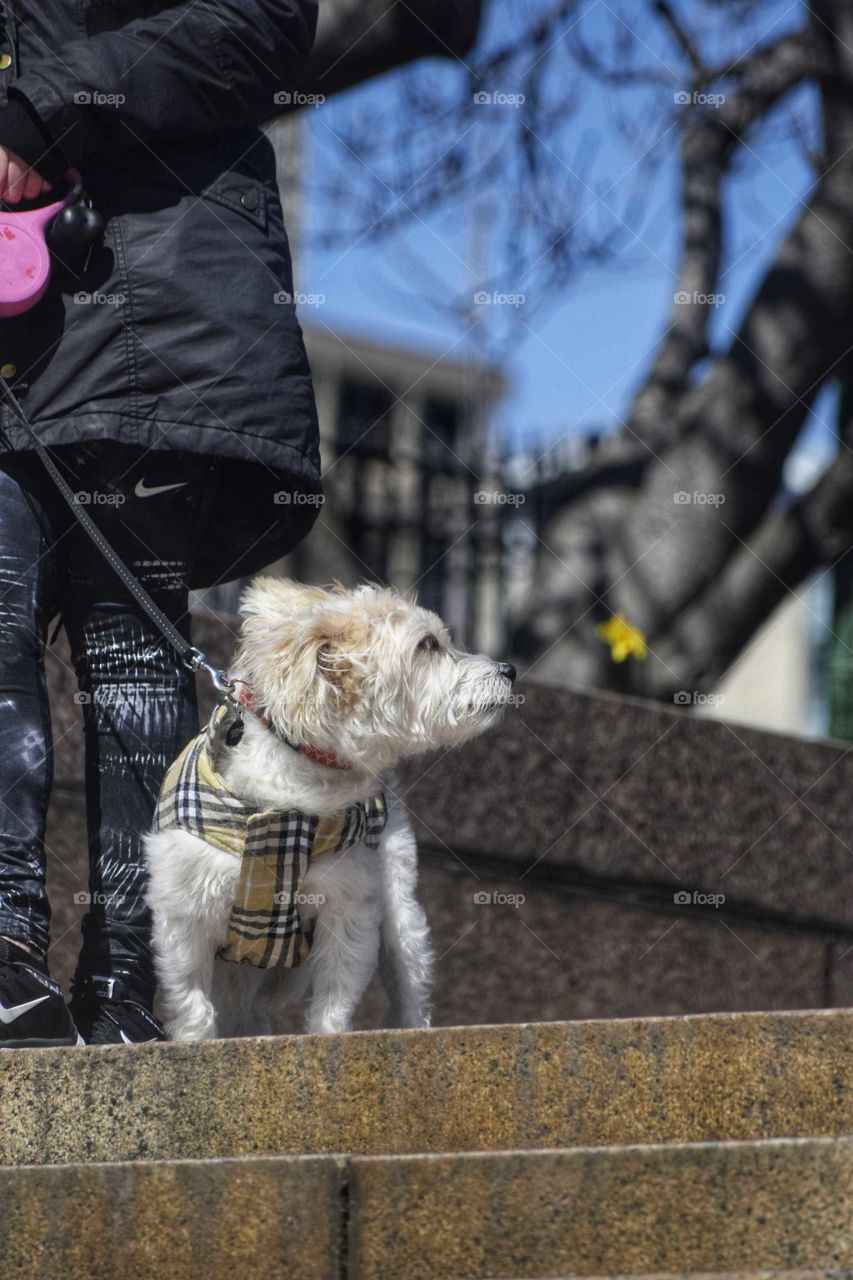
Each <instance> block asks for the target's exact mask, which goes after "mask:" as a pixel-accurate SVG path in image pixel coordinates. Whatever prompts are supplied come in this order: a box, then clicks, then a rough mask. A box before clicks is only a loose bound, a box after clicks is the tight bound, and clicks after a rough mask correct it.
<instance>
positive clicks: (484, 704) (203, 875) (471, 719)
mask: <svg viewBox="0 0 853 1280" xmlns="http://www.w3.org/2000/svg"><path fill="white" fill-rule="evenodd" d="M240 612H241V615H242V619H243V624H242V635H241V641H240V645H239V647H238V650H237V653H236V655H235V657H234V661H233V664H232V666H231V668H230V671H229V676H230V677H231V678H232V679H237V680H240V681H245V682H246V683H247V684H248V685H249V686H250V687H251V689H252V690H253V693H254V695H255V697H256V698H257V700H258V702H259V703H262V704H263V705H264V707H265V708H266V710H267V712H268V714H269V716H270V718H271V721H272V724H273V725H281V726H285V725H286V726H287V733H288V735H289V737H290V739H291V740H292V741H295V742H297V743H302V744H306V745H308V746H310V748H311V749H314V750H315V751H316V750H319V751H322V752H333V753H335V755H336V757H337V758H338V760H343V761H346V762H347V764H348V765H349V766H350V767H349V768H346V769H342V768H334V767H329V765H327V764H324V763H322V762H321V761H318V760H316V759H314V758H311V757H310V756H309V755H306V754H302V753H299V752H297V751H295V750H294V749H293V748H292V747H291V746H288V745H287V744H286V743H285V742H282V741H281V739H280V738H279V737H278V736H277V735H276V733H275V732H271V731H270V729H269V728H267V727H265V725H264V724H263V723H261V721H260V720H258V719H256V718H254V717H253V716H251V715H249V716H246V718H245V730H244V734H243V737H242V739H241V740H240V742H239V743H238V744H237V745H236V746H234V747H231V748H229V749H228V751H227V752H224V753H223V754H224V755H225V756H226V757H227V758H226V759H224V760H220V761H219V762H218V767H219V768H220V771H221V774H222V777H223V778H224V780H225V782H226V784H227V785H228V787H229V789H230V790H231V791H232V792H233V793H234V794H235V795H236V796H238V797H239V798H240V799H241V800H244V801H246V802H249V803H251V804H253V805H257V806H258V808H275V809H300V810H302V811H303V812H304V813H310V814H317V815H319V816H320V817H325V816H329V815H332V814H335V813H338V812H339V811H340V810H342V809H343V808H345V807H346V806H347V805H350V804H353V803H354V802H355V801H357V800H360V799H363V798H364V797H366V796H368V795H370V794H373V793H375V792H376V791H377V790H379V789H381V788H382V785H383V781H384V782H385V784H386V786H385V793H386V798H387V801H388V820H387V823H386V826H385V829H384V831H383V834H382V837H381V842H380V846H379V848H378V849H368V848H367V847H366V846H365V845H364V844H363V843H362V844H359V845H356V846H354V847H353V848H352V849H350V850H349V851H348V852H346V853H344V854H341V855H335V856H326V857H323V858H319V859H317V860H316V862H314V861H312V862H311V863H310V864H309V868H308V872H307V874H306V876H305V879H304V880H303V883H302V886H301V893H302V895H303V897H302V901H304V902H306V903H311V902H316V903H318V904H319V905H317V906H315V907H311V906H310V905H309V906H306V907H303V908H300V916H301V917H302V918H303V919H306V918H311V917H312V916H313V918H314V939H313V945H312V947H311V951H310V955H309V958H308V960H307V962H306V963H305V964H303V965H301V966H299V967H297V968H285V967H283V966H278V967H274V968H268V969H260V968H256V967H254V966H253V965H248V964H240V965H237V964H233V963H229V962H227V961H224V960H216V961H215V963H214V960H215V955H216V951H217V950H218V949H219V948H221V947H222V946H223V945H224V944H225V941H226V933H227V926H228V921H229V916H230V912H231V907H232V904H233V902H234V898H235V893H236V888H237V882H238V874H239V866H240V863H239V859H238V858H236V857H234V856H233V855H232V854H230V853H228V852H225V851H223V850H221V849H217V848H214V847H213V846H211V845H210V844H208V843H207V842H206V841H205V840H203V839H201V838H200V837H198V836H195V835H193V834H191V833H190V832H188V831H182V830H177V829H173V830H165V831H159V832H155V833H151V834H149V835H148V836H147V837H146V851H147V856H148V862H149V868H150V883H149V890H148V901H149V903H150V905H151V907H152V909H153V913H154V950H155V957H156V964H157V973H158V978H159V983H160V992H161V995H162V999H163V1004H164V1010H165V1015H166V1020H167V1029H168V1032H169V1034H170V1036H171V1037H172V1038H173V1039H175V1040H201V1039H207V1038H210V1037H214V1036H217V1035H220V1036H222V1035H224V1036H227V1035H257V1034H264V1033H267V1032H269V1030H270V1026H271V1023H270V1016H271V1014H274V1011H275V1009H276V1008H277V1007H278V1006H279V1005H280V1004H282V1003H284V1002H288V1003H289V1002H291V1001H293V1000H294V999H298V998H301V997H303V996H305V995H307V994H308V991H309V990H310V993H311V998H310V1003H309V1008H308V1015H307V1024H306V1025H307V1030H308V1031H310V1032H321V1033H326V1032H337V1031H346V1030H348V1029H349V1028H350V1027H351V1025H352V1018H353V1015H354V1013H355V1010H356V1007H357V1005H358V1003H359V1001H360V999H361V997H362V995H363V993H364V990H365V988H366V987H367V984H368V982H369V981H370V978H371V976H372V974H373V973H374V971H375V969H376V967H377V964H378V962H379V957H380V940H381V944H382V946H381V951H382V971H383V976H384V978H385V981H386V986H387V988H388V992H389V996H390V1001H391V1004H390V1010H389V1019H388V1022H389V1025H392V1026H403V1027H425V1026H428V1025H429V993H430V970H431V959H432V956H431V950H430V944H429V937H428V930H427V923H426V918H425V916H424V912H423V910H422V908H421V907H420V905H419V903H418V901H417V899H416V897H415V886H416V875H417V871H416V857H417V849H416V845H415V838H414V834H413V832H412V829H411V826H410V824H409V821H408V818H407V816H406V813H405V810H404V808H403V806H402V804H401V803H400V801H399V800H398V799H396V798H395V797H394V795H393V792H392V789H391V788H390V787H389V786H388V785H387V784H388V781H389V779H388V771H389V770H390V769H392V768H393V766H394V765H395V764H396V763H397V762H398V761H400V760H402V759H403V758H404V757H407V756H412V755H415V754H417V753H419V752H422V751H427V750H430V749H432V748H436V747H451V746H454V745H455V744H457V743H461V742H464V741H465V740H466V739H468V738H471V737H473V736H474V735H476V734H478V733H481V732H482V731H483V730H484V729H487V728H489V727H490V726H491V725H493V724H495V723H496V721H497V720H498V718H499V716H500V714H501V710H502V708H503V707H504V706H505V705H506V703H507V702H508V700H509V697H510V691H511V688H512V682H513V679H514V677H515V671H514V669H513V668H512V667H511V666H509V665H508V664H507V663H502V662H496V661H493V660H492V659H491V658H487V657H484V656H481V655H475V654H469V653H464V652H461V651H460V650H459V649H456V648H454V646H453V644H452V643H451V640H450V635H449V633H448V630H447V628H446V626H445V625H444V623H443V622H442V621H441V619H440V618H438V617H437V616H436V615H435V614H434V613H430V612H429V611H427V610H426V609H422V608H419V607H418V606H417V605H415V604H413V603H411V602H410V601H409V600H407V599H405V598H404V597H402V596H401V595H399V594H398V593H397V592H395V591H392V590H389V589H385V588H380V587H375V586H361V587H358V588H356V589H355V590H353V591H348V590H344V589H343V588H335V589H333V590H330V591H326V590H322V589H319V588H315V587H306V586H302V585H300V584H299V583H296V582H291V581H287V580H283V579H279V578H271V577H268V578H258V579H256V580H255V581H254V582H253V583H252V585H251V586H250V587H249V588H247V590H246V592H245V593H244V596H243V599H242V602H241V610H240Z"/></svg>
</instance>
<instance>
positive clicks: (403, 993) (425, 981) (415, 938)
mask: <svg viewBox="0 0 853 1280" xmlns="http://www.w3.org/2000/svg"><path fill="white" fill-rule="evenodd" d="M380 856H381V861H382V893H383V898H384V914H383V918H382V955H381V961H380V963H381V968H382V979H383V982H384V984H385V989H386V991H387V992H388V999H389V1008H388V1016H387V1022H386V1025H387V1026H389V1027H428V1026H429V1023H430V1016H429V1000H430V988H431V984H432V948H431V946H430V941H429V926H428V925H427V919H426V915H425V914H424V910H423V908H422V906H421V904H420V903H419V902H418V900H417V898H416V896H415V892H416V888H417V857H418V847H417V842H416V840H415V833H414V832H413V831H412V827H411V824H410V822H409V819H408V817H407V815H406V812H405V810H404V808H403V806H402V804H400V803H399V802H398V803H396V804H395V805H394V806H393V807H392V808H391V810H390V812H389V815H388V823H387V826H386V828H385V835H384V837H383V841H382V847H381V850H380Z"/></svg>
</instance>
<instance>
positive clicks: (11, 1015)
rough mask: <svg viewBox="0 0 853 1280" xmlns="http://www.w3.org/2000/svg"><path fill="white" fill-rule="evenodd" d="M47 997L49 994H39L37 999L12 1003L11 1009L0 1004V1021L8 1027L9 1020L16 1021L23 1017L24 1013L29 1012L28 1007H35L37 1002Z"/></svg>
mask: <svg viewBox="0 0 853 1280" xmlns="http://www.w3.org/2000/svg"><path fill="white" fill-rule="evenodd" d="M49 999H50V997H49V996H39V998H38V999H37V1000H28V1001H27V1003H26V1004H16V1005H13V1006H12V1008H11V1009H6V1008H4V1006H3V1005H2V1004H0V1022H2V1023H4V1024H5V1025H6V1026H7V1027H8V1025H9V1024H10V1023H11V1022H17V1020H18V1018H21V1017H23V1015H24V1014H25V1013H29V1011H30V1009H35V1007H36V1005H37V1004H41V1003H42V1002H43V1001H44V1000H49Z"/></svg>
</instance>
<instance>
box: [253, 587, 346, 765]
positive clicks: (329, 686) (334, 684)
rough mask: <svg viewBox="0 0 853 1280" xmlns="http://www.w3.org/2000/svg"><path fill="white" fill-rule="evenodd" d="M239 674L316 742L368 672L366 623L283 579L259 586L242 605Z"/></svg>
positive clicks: (336, 601)
mask: <svg viewBox="0 0 853 1280" xmlns="http://www.w3.org/2000/svg"><path fill="white" fill-rule="evenodd" d="M241 612H242V614H243V623H242V637H241V642H240V646H239V649H238V652H237V655H236V658H235V663H236V669H237V670H238V671H240V673H241V674H242V675H243V676H244V677H245V678H248V679H249V681H250V683H251V684H252V685H253V687H254V689H255V692H256V694H257V696H258V699H259V701H261V702H263V703H264V704H266V705H267V706H269V708H270V710H271V711H272V712H273V717H274V718H275V711H276V708H278V710H279V712H280V714H281V715H282V717H283V720H284V721H285V722H287V723H289V724H290V725H291V728H292V731H293V732H294V733H295V734H296V735H297V736H300V735H304V736H306V738H307V739H309V740H314V739H315V738H316V736H317V734H318V732H322V730H323V728H324V727H329V726H331V724H332V723H333V721H334V720H335V718H336V716H337V715H338V714H339V713H340V712H341V711H342V710H344V709H345V708H347V707H349V706H351V705H354V704H355V702H356V701H357V697H358V690H359V688H360V683H361V679H362V677H363V674H364V670H365V662H364V653H365V650H366V641H367V629H366V621H365V619H364V618H359V616H358V612H357V611H355V610H351V609H349V608H347V606H346V604H345V603H344V602H343V601H342V600H341V598H340V596H338V597H335V596H333V595H332V594H330V593H329V592H326V591H323V590H322V589H320V588H310V587H309V588H305V587H303V586H302V585H301V584H299V583H292V582H289V581H287V580H284V579H278V578H259V579H257V580H256V581H255V582H254V583H252V585H251V586H250V587H249V588H247V590H246V592H245V593H244V596H243V600H242V602H241Z"/></svg>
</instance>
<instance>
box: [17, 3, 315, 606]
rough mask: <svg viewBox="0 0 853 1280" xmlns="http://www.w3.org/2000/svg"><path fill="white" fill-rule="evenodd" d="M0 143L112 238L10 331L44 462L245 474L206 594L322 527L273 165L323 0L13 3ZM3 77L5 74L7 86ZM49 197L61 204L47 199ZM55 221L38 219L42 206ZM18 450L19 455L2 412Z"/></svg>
mask: <svg viewBox="0 0 853 1280" xmlns="http://www.w3.org/2000/svg"><path fill="white" fill-rule="evenodd" d="M0 14H2V19H0V144H3V145H5V146H8V147H10V148H11V149H12V150H13V151H17V152H18V153H19V154H20V155H21V156H22V157H23V158H24V159H25V160H27V161H28V162H29V163H31V164H33V165H34V166H35V167H36V168H37V169H38V170H39V172H41V173H42V174H43V175H44V176H45V177H47V178H48V179H49V180H51V181H53V182H55V183H56V192H57V194H58V193H60V192H61V191H62V189H63V188H62V179H63V175H64V173H65V170H66V169H67V168H68V167H69V166H74V167H76V168H78V169H80V171H81V172H82V175H83V180H84V183H85V186H86V189H87V191H88V192H89V194H90V196H91V197H92V200H93V203H94V204H95V206H96V207H97V208H98V209H99V210H100V211H101V213H102V214H103V215H104V217H105V218H106V220H107V229H106V234H105V236H104V240H103V242H102V243H101V244H100V245H99V246H98V247H97V248H96V250H95V252H94V253H93V254H92V255H91V258H90V261H89V265H88V268H87V270H86V272H85V274H84V275H79V274H78V275H77V276H75V275H74V274H73V273H68V272H59V271H57V272H55V274H54V277H53V280H52V283H51V286H50V289H49V291H48V293H47V295H46V296H45V298H44V299H43V300H42V301H41V302H40V303H39V304H38V305H37V306H36V307H35V308H34V309H33V310H32V311H30V312H28V313H26V314H25V315H24V316H21V317H18V318H16V319H14V320H3V321H0V366H7V369H8V367H9V366H14V368H15V374H14V377H13V385H15V387H16V389H17V390H18V391H19V392H20V393H21V396H22V402H23V403H24V405H25V407H26V409H27V411H28V414H29V416H30V418H31V421H32V423H33V425H34V427H35V428H36V430H37V431H38V434H39V435H40V437H41V438H42V439H43V440H44V441H45V443H47V444H50V445H61V444H66V443H76V442H78V441H80V440H83V439H92V438H95V437H107V438H110V439H114V440H117V441H122V442H126V443H130V444H139V445H143V446H147V447H153V448H156V449H181V450H190V451H192V452H198V453H200V454H216V455H219V456H222V457H226V458H227V459H230V460H231V462H230V463H229V465H227V466H226V467H224V468H223V469H222V470H223V476H224V481H225V485H226V488H225V490H224V491H223V493H222V495H221V501H218V502H217V503H215V504H214V513H215V514H220V515H221V516H222V518H221V519H214V521H213V522H212V525H211V529H210V532H209V536H208V537H207V538H206V539H205V551H204V555H203V559H202V561H201V563H200V564H199V565H198V570H197V575H196V577H197V580H196V581H195V582H194V583H193V584H192V585H193V586H203V585H206V584H207V583H209V582H212V581H215V580H218V579H220V578H221V577H223V576H226V577H235V576H237V575H238V574H242V573H247V572H252V571H254V570H255V569H257V568H259V567H261V566H262V565H264V564H267V563H269V562H270V561H271V560H272V559H274V558H275V557H276V556H278V555H280V554H283V553H284V552H285V551H287V550H288V549H289V548H290V546H292V545H293V544H294V543H295V542H296V541H297V540H298V539H299V537H301V536H302V535H303V534H304V532H306V530H307V529H308V528H309V527H310V525H311V523H312V521H313V518H314V516H315V515H316V511H317V504H316V503H314V504H312V503H310V502H308V503H306V502H304V501H299V502H290V503H287V502H282V501H281V499H279V501H278V502H276V501H275V500H274V495H275V494H276V493H279V492H280V491H282V490H285V489H299V490H302V491H303V493H304V491H307V492H309V493H310V492H318V491H319V455H318V445H317V421H316V413H315V408H314V397H313V392H312V387H311V379H310V373H309V369H308V364H307V361H306V357H305V350H304V346H303V342H302V334H301V331H300V328H299V324H298V322H297V319H296V315H295V311H294V307H293V303H292V301H291V300H290V299H291V297H292V294H293V283H292V278H291V265H290V254H289V250H288V244H287V237H286V234H285V230H284V225H283V222H282V214H281V206H280V202H279V198H278V192H277V188H276V182H275V167H274V156H273V151H272V148H271V146H270V144H269V143H268V142H267V140H266V139H265V138H264V137H263V135H262V134H261V133H260V131H259V129H258V128H257V125H258V122H259V121H262V120H264V119H266V118H267V117H269V116H270V115H271V114H273V112H274V110H275V101H276V95H277V94H281V93H287V92H288V91H289V90H290V89H292V87H293V86H294V85H295V83H296V79H297V77H298V74H299V71H300V69H301V68H302V66H303V64H304V62H305V60H306V58H307V55H308V52H309V50H310V47H311V43H312V40H313V36H314V28H315V22H316V5H315V3H314V2H313V0H189V2H188V3H186V4H181V3H177V4H176V3H174V0H173V2H172V3H168V2H165V3H164V2H163V0H15V2H14V3H5V4H4V3H0ZM4 64H5V65H4ZM54 198H55V197H54ZM41 203H44V201H42V202H41ZM0 421H2V426H3V430H4V433H5V435H6V437H7V439H9V440H10V441H11V444H12V446H13V447H14V448H16V449H23V448H25V447H26V440H25V437H24V436H23V435H22V434H21V433H20V431H19V430H16V429H15V426H14V422H13V420H12V418H11V416H10V414H9V412H8V409H7V408H6V407H5V406H4V409H3V415H2V420H0Z"/></svg>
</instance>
